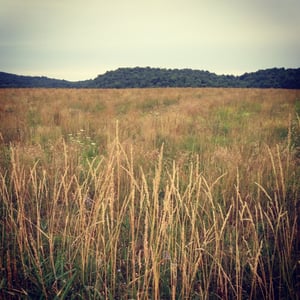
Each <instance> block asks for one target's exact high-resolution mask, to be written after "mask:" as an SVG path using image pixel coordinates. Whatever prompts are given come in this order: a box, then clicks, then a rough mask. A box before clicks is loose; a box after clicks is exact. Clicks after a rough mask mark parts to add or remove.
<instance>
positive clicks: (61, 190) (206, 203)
mask: <svg viewBox="0 0 300 300" xmlns="http://www.w3.org/2000/svg"><path fill="white" fill-rule="evenodd" d="M299 115H300V90H276V89H208V88H207V89H176V88H174V89H173V88H172V89H171V88H169V89H128V90H75V89H74V90H72V89H70V90H67V89H48V90H47V89H2V90H0V133H1V134H0V216H1V218H0V298H3V299H18V298H20V299H25V298H26V299H28V298H29V299H299V297H300V255H299V254H300V220H299V213H300V180H299V178H300V172H299V163H300V119H299Z"/></svg>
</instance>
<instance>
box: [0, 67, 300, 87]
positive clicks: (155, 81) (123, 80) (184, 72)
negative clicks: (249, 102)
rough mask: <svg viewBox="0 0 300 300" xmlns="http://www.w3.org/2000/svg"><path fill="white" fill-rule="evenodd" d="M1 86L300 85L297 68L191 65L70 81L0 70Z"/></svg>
mask: <svg viewBox="0 0 300 300" xmlns="http://www.w3.org/2000/svg"><path fill="white" fill-rule="evenodd" d="M0 87H1V88H10V87H11V88H24V87H45V88H146V87H246V88H285V89H300V68H298V69H284V68H273V69H266V70H259V71H257V72H253V73H245V74H243V75H241V76H233V75H216V74H215V73H211V72H208V71H201V70H191V69H160V68H150V67H146V68H141V67H136V68H119V69H117V70H115V71H108V72H106V73H105V74H103V75H99V76H97V77H96V78H95V79H93V80H85V81H77V82H70V81H66V80H58V79H50V78H47V77H31V76H19V75H14V74H9V73H4V72H0Z"/></svg>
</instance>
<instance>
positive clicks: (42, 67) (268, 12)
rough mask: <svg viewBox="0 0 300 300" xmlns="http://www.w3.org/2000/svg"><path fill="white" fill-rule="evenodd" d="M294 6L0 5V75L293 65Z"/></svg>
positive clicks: (123, 1)
mask: <svg viewBox="0 0 300 300" xmlns="http://www.w3.org/2000/svg"><path fill="white" fill-rule="evenodd" d="M299 12H300V0H0V71H5V72H11V73H17V74H24V75H44V76H48V77H54V78H61V79H68V80H81V79H90V78H94V77H96V76H97V75H98V74H102V73H104V72H105V71H107V70H114V69H116V68H118V67H135V66H141V67H145V66H151V67H161V68H193V69H200V70H208V71H211V72H215V73H217V74H242V73H244V72H252V71H256V70H258V69H265V68H271V67H285V68H297V67H300V38H299V37H300V17H299Z"/></svg>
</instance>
